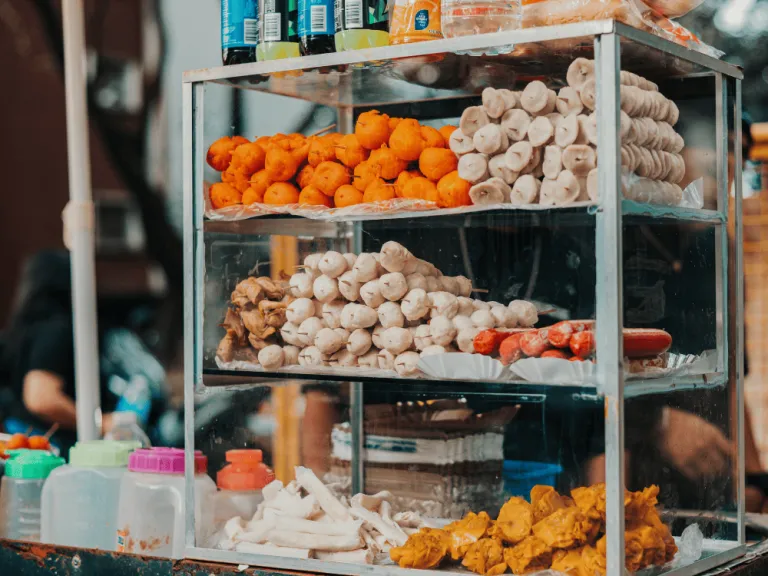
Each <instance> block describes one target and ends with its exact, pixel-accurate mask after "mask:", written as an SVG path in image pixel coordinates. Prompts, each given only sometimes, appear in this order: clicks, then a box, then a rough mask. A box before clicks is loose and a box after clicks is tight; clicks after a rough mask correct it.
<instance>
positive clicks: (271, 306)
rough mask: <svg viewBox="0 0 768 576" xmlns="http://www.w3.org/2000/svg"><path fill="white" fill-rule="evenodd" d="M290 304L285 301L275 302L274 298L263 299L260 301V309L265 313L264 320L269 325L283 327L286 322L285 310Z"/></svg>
mask: <svg viewBox="0 0 768 576" xmlns="http://www.w3.org/2000/svg"><path fill="white" fill-rule="evenodd" d="M287 308H288V304H286V303H285V302H273V301H272V300H262V301H261V302H259V305H258V309H259V312H261V313H262V314H263V315H264V322H265V324H266V325H267V326H272V327H273V328H281V327H282V326H283V324H285V311H286V309H287Z"/></svg>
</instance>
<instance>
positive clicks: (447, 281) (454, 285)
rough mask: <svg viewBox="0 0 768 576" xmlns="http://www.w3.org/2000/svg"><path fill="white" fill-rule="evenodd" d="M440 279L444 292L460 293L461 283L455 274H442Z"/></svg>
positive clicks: (455, 294)
mask: <svg viewBox="0 0 768 576" xmlns="http://www.w3.org/2000/svg"><path fill="white" fill-rule="evenodd" d="M439 281H440V286H441V287H442V290H443V291H444V292H448V293H449V294H453V295H454V296H458V295H459V283H458V281H457V280H456V278H454V277H453V276H440V278H439Z"/></svg>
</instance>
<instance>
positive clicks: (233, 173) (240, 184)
mask: <svg viewBox="0 0 768 576" xmlns="http://www.w3.org/2000/svg"><path fill="white" fill-rule="evenodd" d="M250 179H251V175H250V174H249V173H248V172H246V171H245V170H243V169H242V168H239V167H237V166H234V165H232V164H230V165H229V168H227V169H226V170H224V172H222V173H221V180H222V182H226V183H227V184H231V185H232V186H234V187H235V188H236V189H237V191H238V192H240V194H242V193H243V192H245V191H246V190H247V189H248V187H249V186H250V185H251V183H250Z"/></svg>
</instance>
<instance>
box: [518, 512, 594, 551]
mask: <svg viewBox="0 0 768 576" xmlns="http://www.w3.org/2000/svg"><path fill="white" fill-rule="evenodd" d="M599 529H600V522H599V521H598V520H593V519H590V518H587V517H586V516H585V515H584V513H583V512H582V511H581V510H580V509H579V508H577V507H575V506H573V507H570V508H561V509H560V510H558V511H556V512H555V513H553V514H550V515H549V516H547V517H546V518H544V520H541V521H540V522H538V523H536V524H534V525H533V534H534V536H536V537H537V538H539V539H540V540H541V541H542V542H544V543H545V544H546V545H547V546H549V547H551V548H573V547H574V546H581V545H583V544H586V543H587V542H589V541H590V540H591V539H594V538H595V537H596V536H597V532H598V530H599Z"/></svg>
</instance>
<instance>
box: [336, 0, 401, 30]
mask: <svg viewBox="0 0 768 576" xmlns="http://www.w3.org/2000/svg"><path fill="white" fill-rule="evenodd" d="M334 8H335V12H336V14H335V17H336V32H341V31H342V30H360V29H365V30H383V31H385V32H386V31H387V30H388V26H387V22H388V20H389V14H388V12H387V0H335V4H334Z"/></svg>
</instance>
